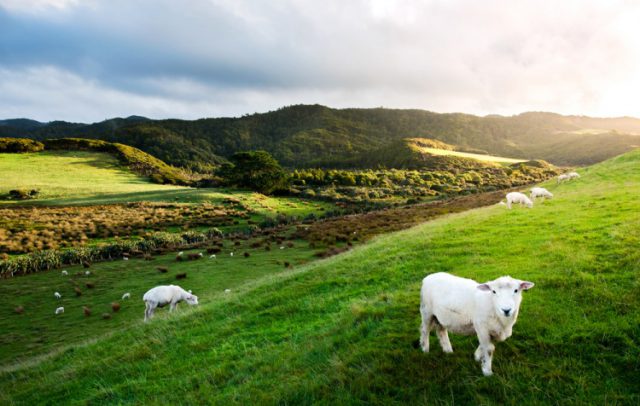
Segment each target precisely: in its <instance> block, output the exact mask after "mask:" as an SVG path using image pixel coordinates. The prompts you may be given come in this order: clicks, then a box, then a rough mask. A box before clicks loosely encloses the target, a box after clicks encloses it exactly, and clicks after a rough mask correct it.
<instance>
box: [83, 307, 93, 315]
mask: <svg viewBox="0 0 640 406" xmlns="http://www.w3.org/2000/svg"><path fill="white" fill-rule="evenodd" d="M82 313H84V316H85V317H89V316H91V309H89V308H88V307H87V306H82Z"/></svg>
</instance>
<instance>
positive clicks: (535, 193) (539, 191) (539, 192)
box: [529, 187, 553, 200]
mask: <svg viewBox="0 0 640 406" xmlns="http://www.w3.org/2000/svg"><path fill="white" fill-rule="evenodd" d="M529 196H530V197H531V200H534V199H535V198H536V197H542V198H548V199H553V193H551V192H549V191H548V190H547V189H545V188H543V187H534V188H531V194H530V195H529Z"/></svg>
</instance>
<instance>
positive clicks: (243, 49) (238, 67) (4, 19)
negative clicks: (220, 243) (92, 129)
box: [0, 0, 640, 122]
mask: <svg viewBox="0 0 640 406" xmlns="http://www.w3.org/2000/svg"><path fill="white" fill-rule="evenodd" d="M634 3H635V4H634ZM638 21H640V3H639V2H634V1H616V0H607V1H599V0H594V1H588V0H580V1H571V0H563V1H561V2H560V1H543V0H535V1H526V0H525V1H508V0H505V1H494V0H484V1H477V0H449V1H445V0H422V1H418V0H322V1H315V0H308V1H305V0H273V1H271V0H269V1H263V0H253V1H250V0H0V118H10V117H30V118H34V119H38V120H42V121H49V120H54V119H63V120H69V121H82V122H90V121H99V120H103V119H105V118H109V117H114V116H129V115H132V114H138V115H144V116H147V117H152V118H167V117H177V118H188V119H193V118H201V117H218V116H238V115H242V114H247V113H254V112H264V111H268V110H273V109H276V108H278V107H281V106H283V105H291V104H299V103H320V104H325V105H329V106H333V107H378V106H384V107H393V108H421V109H427V110H432V111H437V112H457V111H461V112H467V113H473V114H481V115H484V114H507V115H510V114H517V113H520V112H523V111H530V110H544V111H555V112H560V113H566V114H588V115H596V116H621V115H633V116H640V103H639V102H638V100H639V99H640V24H638Z"/></svg>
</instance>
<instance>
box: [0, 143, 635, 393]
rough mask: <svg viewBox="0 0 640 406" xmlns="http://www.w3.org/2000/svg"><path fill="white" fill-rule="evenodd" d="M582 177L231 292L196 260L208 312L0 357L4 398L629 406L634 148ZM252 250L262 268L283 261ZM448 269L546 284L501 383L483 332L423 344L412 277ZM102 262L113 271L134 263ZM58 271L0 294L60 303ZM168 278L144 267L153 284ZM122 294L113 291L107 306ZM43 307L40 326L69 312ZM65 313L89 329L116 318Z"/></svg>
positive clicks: (521, 325) (531, 300)
mask: <svg viewBox="0 0 640 406" xmlns="http://www.w3.org/2000/svg"><path fill="white" fill-rule="evenodd" d="M580 173H581V174H582V176H583V177H582V178H581V179H579V180H576V181H572V182H569V183H566V184H562V185H555V183H553V182H548V183H546V184H543V185H542V186H544V187H547V188H548V189H549V190H550V191H552V192H553V193H554V194H555V198H554V199H552V200H547V201H544V202H537V203H536V205H535V206H534V208H533V209H524V208H514V209H513V210H506V209H505V208H504V207H502V206H498V205H494V206H491V207H487V208H481V209H474V210H469V211H465V212H462V213H456V214H451V215H448V216H444V217H440V218H437V219H435V220H433V221H430V222H427V223H424V224H420V225H417V226H416V227H413V228H411V229H409V230H405V231H400V232H397V233H392V234H386V235H383V236H379V237H376V238H374V239H373V240H371V241H370V242H368V243H367V244H364V245H361V246H359V247H356V248H354V249H353V250H351V251H349V252H347V253H345V254H342V255H337V256H334V257H331V258H328V259H325V260H320V261H315V262H311V263H308V264H303V265H300V266H297V267H295V268H293V269H292V270H283V271H281V272H270V271H269V270H266V271H265V272H264V274H262V275H257V274H256V276H259V277H258V278H250V279H243V278H242V277H240V278H239V279H237V280H236V281H235V283H236V285H235V288H234V289H233V294H230V295H222V294H220V293H219V292H220V290H221V288H222V287H223V286H225V285H228V286H231V284H232V283H233V282H228V281H226V280H225V281H222V280H221V279H212V280H211V282H206V281H207V278H210V277H211V278H213V276H211V275H213V274H214V273H215V271H208V270H196V269H193V270H191V271H189V272H191V273H193V274H194V278H193V279H189V278H188V279H186V280H185V283H184V285H185V287H186V288H188V289H193V290H194V292H195V293H196V294H197V293H199V292H207V291H208V292H210V293H205V294H204V295H203V298H202V300H201V305H200V306H199V307H198V308H189V309H180V311H179V312H178V313H177V314H174V315H171V316H169V317H166V316H164V317H158V319H157V320H154V321H153V322H151V323H148V324H146V325H145V324H143V323H142V322H140V321H136V320H134V318H133V316H134V314H135V315H137V313H136V311H135V309H134V308H132V309H130V310H126V309H123V310H126V311H129V312H131V313H130V315H131V317H132V319H131V321H130V322H127V327H126V328H112V329H109V328H107V327H100V328H101V329H102V330H100V333H101V334H100V336H94V337H92V339H91V340H88V341H86V342H85V343H84V344H83V345H72V346H57V347H56V351H55V352H54V353H52V354H50V355H49V356H46V357H40V356H35V357H32V358H26V359H23V360H22V362H21V363H18V364H16V363H11V362H7V361H4V362H3V366H2V372H0V402H2V403H7V404H12V403H25V404H33V403H42V402H48V403H148V404H160V403H220V404H263V403H268V404H275V403H279V404H311V403H318V402H319V403H326V404H359V403H367V404H368V403H373V404H407V403H408V404H417V403H421V404H453V403H455V404H543V403H553V404H557V403H561V404H637V403H638V402H640V387H639V386H638V385H637V382H638V376H640V276H639V275H640V251H638V249H637V247H638V246H639V244H640V216H638V212H639V210H640V202H639V201H638V199H637V196H639V195H640V151H634V152H631V153H628V154H625V155H623V156H620V157H617V158H614V159H612V160H609V161H606V162H603V163H601V164H598V165H595V166H593V167H591V168H586V169H584V170H581V171H580ZM274 255H275V254H274ZM250 258H254V256H253V254H252V255H251V257H250ZM250 258H247V259H250ZM307 258H308V257H307ZM238 259H239V260H240V261H243V260H245V258H242V259H240V258H238ZM255 259H256V260H257V261H258V263H257V266H258V267H263V266H268V264H269V261H270V260H273V259H269V258H268V257H265V258H259V257H258V256H257V255H256V256H255ZM305 259H306V258H305V257H304V255H302V256H301V257H300V262H304V260H305ZM159 260H160V259H159ZM162 260H164V259H162ZM234 260H235V258H234ZM276 260H277V259H276ZM202 261H204V260H202ZM203 263H204V262H203ZM198 264H200V263H198V262H197V261H194V262H193V264H189V265H190V266H199V265H198ZM154 265H155V264H154ZM104 266H105V267H107V266H114V267H115V266H119V265H118V264H116V263H113V265H111V264H105V265H104ZM145 266H146V265H145ZM229 269H231V268H229ZM235 269H238V268H235ZM138 271H139V273H138V274H139V275H140V277H139V278H140V279H139V282H138V283H136V284H137V285H139V288H135V289H132V293H135V295H134V298H132V301H133V300H136V299H135V296H136V295H139V292H140V291H142V285H143V284H146V282H145V280H146V279H147V277H146V276H144V277H143V276H142V275H145V274H146V273H147V272H152V271H151V270H144V269H138ZM439 271H446V272H451V273H455V274H456V275H459V276H464V277H470V278H474V279H476V280H479V281H486V280H490V279H494V278H496V277H498V276H500V275H504V274H510V275H511V276H513V277H517V278H522V279H527V280H531V281H533V282H535V283H536V287H535V288H534V289H532V290H531V291H530V292H528V293H527V294H526V295H525V297H524V301H523V305H522V307H521V314H520V319H519V321H518V323H517V324H516V325H515V328H514V334H513V336H512V337H511V338H510V339H509V340H508V341H506V342H504V343H499V344H497V346H496V347H497V348H496V355H495V357H494V366H493V368H494V373H495V376H493V377H490V378H486V377H483V376H482V374H481V372H480V368H479V366H478V365H477V364H476V363H475V362H474V360H473V350H474V349H475V346H476V340H475V338H474V337H460V336H456V335H451V340H452V344H453V348H454V351H455V352H454V353H453V354H443V353H442V351H441V350H440V349H439V347H438V346H437V344H436V341H435V338H434V337H432V338H431V340H432V346H433V347H434V349H433V350H432V352H431V353H429V354H423V353H422V352H420V351H419V350H418V349H416V348H415V341H416V340H417V339H418V326H419V323H420V316H419V312H418V304H419V295H418V292H419V288H420V282H421V279H422V278H423V277H424V276H425V275H427V274H429V273H432V272H439ZM95 272H96V273H98V272H99V271H98V268H97V267H96V271H95ZM104 272H105V276H104V277H105V278H107V275H110V272H112V273H113V278H114V279H117V275H118V274H123V275H124V274H125V273H126V274H127V275H128V274H130V273H132V274H136V272H135V271H134V270H128V269H115V268H114V269H112V270H111V271H109V270H107V269H105V271H104ZM236 272H242V271H240V270H239V269H238V270H237V271H236ZM198 274H201V275H203V276H202V278H203V279H201V280H198V279H196V278H197V277H196V275H198ZM136 277H137V276H136ZM189 277H191V275H190V276H189ZM59 278H60V275H59V273H57V272H48V273H43V274H40V275H29V276H25V277H21V278H16V279H14V280H9V281H0V287H2V289H3V290H4V289H7V286H11V287H12V291H10V292H9V291H8V292H6V293H5V292H3V294H2V296H3V297H4V298H5V303H7V299H6V298H7V297H9V296H11V297H14V298H15V297H16V296H19V295H20V294H23V295H33V296H29V297H31V300H36V299H35V298H37V300H42V301H45V300H46V301H49V302H54V301H55V299H54V298H53V296H52V295H49V296H46V297H45V296H43V295H44V294H45V292H44V291H42V292H41V293H42V295H36V294H35V293H33V294H32V293H30V292H31V289H30V288H31V286H32V285H33V286H34V288H37V289H43V287H44V286H47V285H48V284H51V285H53V286H55V284H56V283H60V282H58V281H59V280H60V279H59ZM153 278H157V280H156V279H153ZM160 278H164V277H163V276H158V275H151V276H150V277H149V279H148V283H149V285H153V284H155V283H156V282H158V281H160ZM122 279H123V280H124V279H125V278H124V277H123V278H122ZM126 279H127V280H129V276H127V278H126ZM192 281H193V282H194V283H193V284H191V282H192ZM115 282H117V281H115ZM115 282H114V284H115ZM196 282H197V283H196ZM104 283H105V284H107V283H108V281H107V280H106V279H105V280H104ZM118 283H119V282H118ZM38 286H40V288H38ZM98 286H99V285H97V284H96V289H98ZM138 289H139V290H138ZM122 290H124V286H123V285H114V288H113V289H109V291H108V292H104V293H103V294H104V296H103V299H101V300H102V302H104V303H108V302H109V301H111V300H113V299H112V297H115V298H116V299H117V298H118V297H119V295H121V293H122ZM22 292H24V293H22ZM12 295H13V296H12ZM63 300H64V298H63ZM138 301H139V299H138ZM102 302H100V303H102ZM139 303H140V304H139V309H138V313H139V314H140V316H141V315H142V305H141V302H139ZM50 305H51V306H53V305H55V303H51V304H50ZM132 305H133V302H132ZM9 306H11V305H9ZM94 306H96V307H99V306H102V305H94ZM132 307H133V306H132ZM9 310H10V309H9ZM9 310H8V309H3V312H8V311H9ZM51 310H52V309H51ZM123 310H121V311H123ZM9 313H10V311H9ZM50 313H51V317H50V319H49V320H47V321H46V323H47V324H52V325H54V323H58V322H63V321H62V320H65V319H63V318H54V316H53V313H52V312H50ZM42 315H44V313H42ZM122 315H125V313H124V312H123V313H122ZM66 316H70V319H71V321H73V320H74V319H75V322H77V323H82V322H85V321H86V322H87V323H92V324H91V325H93V326H94V327H95V326H96V325H97V323H100V322H104V324H106V325H108V323H112V322H114V321H116V320H115V317H114V318H113V319H112V320H93V319H91V320H90V321H87V319H83V317H84V316H82V315H81V314H80V313H77V312H76V313H70V314H65V315H64V317H66ZM96 316H97V315H96ZM118 316H119V315H118ZM140 316H139V317H140ZM29 317H30V315H29V313H28V312H27V311H26V306H25V312H24V313H23V314H21V315H18V314H3V315H2V320H3V323H6V327H7V328H9V329H13V328H14V327H13V325H24V326H28V324H29V321H28V318H29ZM35 317H43V316H35ZM91 317H94V316H91ZM96 318H97V317H96ZM93 323H96V324H93ZM88 326H90V325H88ZM3 327H5V326H3ZM92 328H93V327H92ZM25 329H26V327H25ZM52 329H53V328H52ZM9 331H11V330H9ZM106 331H109V332H108V333H106ZM32 333H33V334H34V335H36V334H38V333H39V330H37V329H34V330H33V331H32ZM45 337H49V336H45ZM45 340H46V339H45ZM28 344H29V342H27V343H26V344H25V347H26V346H28ZM11 345H12V347H11V349H10V355H9V356H7V357H6V358H3V359H4V360H9V359H12V358H14V357H16V356H17V355H18V354H16V353H17V352H25V355H27V356H29V355H31V354H29V352H28V348H22V347H21V345H20V343H17V344H11ZM53 347H54V346H49V347H46V349H47V350H49V349H53ZM4 348H5V346H4V345H3V350H4Z"/></svg>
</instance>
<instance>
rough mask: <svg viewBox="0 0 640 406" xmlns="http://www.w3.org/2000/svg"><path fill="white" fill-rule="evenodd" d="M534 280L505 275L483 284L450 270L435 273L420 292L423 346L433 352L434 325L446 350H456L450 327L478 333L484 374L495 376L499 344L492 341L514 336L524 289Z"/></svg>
mask: <svg viewBox="0 0 640 406" xmlns="http://www.w3.org/2000/svg"><path fill="white" fill-rule="evenodd" d="M533 286H534V284H533V283H532V282H527V281H521V280H516V279H513V278H511V277H509V276H502V277H500V278H498V279H496V280H493V281H490V282H487V283H482V284H479V283H477V282H476V281H474V280H471V279H465V278H460V277H457V276H454V275H451V274H448V273H444V272H439V273H435V274H431V275H429V276H427V277H426V278H424V279H423V280H422V289H421V291H420V314H421V316H422V325H421V327H420V345H421V347H422V351H424V352H429V333H430V332H431V330H432V329H433V328H435V330H436V334H437V336H438V339H439V341H440V345H441V346H442V351H444V352H448V353H450V352H453V348H452V347H451V342H450V341H449V335H448V332H447V330H451V331H452V332H454V333H457V334H462V335H471V334H474V333H475V334H476V335H477V336H478V342H479V345H478V348H477V349H476V352H475V354H474V355H475V360H476V361H478V362H480V364H481V366H482V373H483V374H484V375H486V376H489V375H492V374H493V372H492V370H491V362H492V359H493V352H494V350H495V346H494V345H493V344H492V342H491V340H492V339H493V340H495V341H498V342H499V341H504V340H506V339H507V338H509V337H511V333H512V329H513V326H514V324H515V323H516V320H517V318H518V313H519V310H520V303H521V302H522V291H523V290H528V289H531V288H532V287H533Z"/></svg>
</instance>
